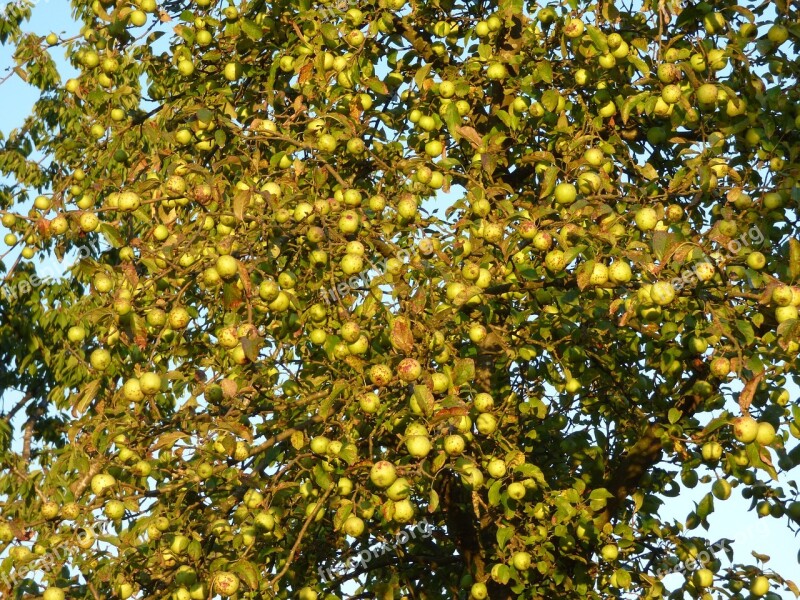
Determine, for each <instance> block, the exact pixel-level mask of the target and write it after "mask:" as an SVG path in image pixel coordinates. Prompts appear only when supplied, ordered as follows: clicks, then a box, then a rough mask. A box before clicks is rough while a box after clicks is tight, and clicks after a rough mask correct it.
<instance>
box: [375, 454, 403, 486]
mask: <svg viewBox="0 0 800 600" xmlns="http://www.w3.org/2000/svg"><path fill="white" fill-rule="evenodd" d="M369 479H370V481H371V482H372V483H373V484H375V485H376V486H377V487H379V488H388V487H389V486H390V485H392V484H393V483H394V482H395V480H396V479H397V470H396V469H395V468H394V465H393V464H392V463H390V462H389V461H387V460H379V461H378V462H376V463H375V464H374V465H372V468H371V469H370V471H369Z"/></svg>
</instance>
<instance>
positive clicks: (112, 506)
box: [103, 500, 125, 521]
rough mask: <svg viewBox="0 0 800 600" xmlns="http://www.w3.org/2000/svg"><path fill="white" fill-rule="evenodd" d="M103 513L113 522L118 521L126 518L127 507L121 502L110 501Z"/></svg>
mask: <svg viewBox="0 0 800 600" xmlns="http://www.w3.org/2000/svg"><path fill="white" fill-rule="evenodd" d="M103 512H105V514H106V516H107V517H108V518H109V519H111V520H112V521H118V520H119V519H121V518H122V517H123V516H125V505H124V504H123V503H122V502H120V501H119V500H109V501H108V502H106V505H105V508H104V509H103Z"/></svg>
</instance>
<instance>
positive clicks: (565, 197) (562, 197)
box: [555, 182, 578, 204]
mask: <svg viewBox="0 0 800 600" xmlns="http://www.w3.org/2000/svg"><path fill="white" fill-rule="evenodd" d="M577 197H578V190H577V188H576V187H575V186H574V185H573V184H571V183H566V182H562V183H559V184H558V185H557V186H556V189H555V198H556V202H557V203H558V204H572V203H573V202H575V199H576V198H577Z"/></svg>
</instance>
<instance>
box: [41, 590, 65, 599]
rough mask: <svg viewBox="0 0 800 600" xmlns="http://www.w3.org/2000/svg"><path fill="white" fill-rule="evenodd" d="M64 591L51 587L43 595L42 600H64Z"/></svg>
mask: <svg viewBox="0 0 800 600" xmlns="http://www.w3.org/2000/svg"><path fill="white" fill-rule="evenodd" d="M65 597H66V596H65V595H64V590H62V589H61V588H57V587H49V588H47V589H46V590H45V591H44V594H42V600H64V598H65Z"/></svg>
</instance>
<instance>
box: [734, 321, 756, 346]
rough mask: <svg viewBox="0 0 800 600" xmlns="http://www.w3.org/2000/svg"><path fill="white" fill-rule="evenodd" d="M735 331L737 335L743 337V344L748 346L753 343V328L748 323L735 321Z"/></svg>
mask: <svg viewBox="0 0 800 600" xmlns="http://www.w3.org/2000/svg"><path fill="white" fill-rule="evenodd" d="M736 329H738V330H739V333H741V334H742V335H743V336H744V340H745V343H747V344H748V345H749V344H752V343H753V340H755V338H756V334H755V331H753V326H752V325H751V324H750V322H749V321H745V320H743V319H739V320H737V321H736Z"/></svg>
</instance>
